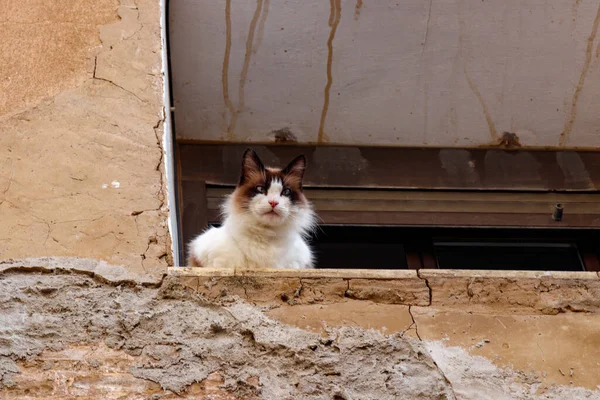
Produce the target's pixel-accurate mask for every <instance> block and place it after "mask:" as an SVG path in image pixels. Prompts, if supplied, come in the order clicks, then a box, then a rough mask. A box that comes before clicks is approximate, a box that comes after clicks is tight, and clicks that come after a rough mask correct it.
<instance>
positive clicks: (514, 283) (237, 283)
mask: <svg viewBox="0 0 600 400" xmlns="http://www.w3.org/2000/svg"><path fill="white" fill-rule="evenodd" d="M168 274H169V275H172V276H176V277H178V278H179V279H180V282H181V283H182V284H184V285H185V286H187V287H189V288H191V289H192V290H194V291H196V292H198V293H200V294H202V295H203V296H206V297H208V298H210V299H213V300H218V299H221V298H225V297H227V296H230V295H237V296H239V297H241V298H243V299H245V300H247V301H249V302H252V303H255V304H277V303H287V304H290V305H295V304H331V303H336V302H341V301H346V300H348V299H354V300H368V301H372V302H375V303H381V304H398V305H405V306H422V307H428V306H432V307H448V308H461V309H467V310H473V311H475V310H477V311H479V312H485V311H486V310H489V311H491V312H499V311H502V312H509V313H527V314H531V313H535V314H557V313H561V312H598V311H600V276H599V274H598V273H597V272H534V271H485V270H478V271H472V270H425V269H421V270H385V271H384V270H323V269H315V270H284V269H275V270H267V269H265V270H228V269H207V268H189V267H173V268H169V271H168Z"/></svg>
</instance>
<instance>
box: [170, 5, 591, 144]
mask: <svg viewBox="0 0 600 400" xmlns="http://www.w3.org/2000/svg"><path fill="white" fill-rule="evenodd" d="M172 9H173V15H172V20H173V21H174V22H177V23H176V24H173V27H172V31H173V39H174V40H173V46H172V51H173V52H172V54H173V56H174V59H173V68H174V71H175V75H174V83H175V87H174V93H175V96H176V97H175V98H176V100H179V101H180V102H177V101H176V104H175V105H176V124H177V128H178V131H177V134H178V136H180V137H182V138H186V139H200V140H219V141H221V140H225V141H230V140H233V141H252V142H270V141H273V140H274V137H273V134H272V131H275V130H280V129H283V128H289V130H290V131H291V132H292V134H293V135H294V136H295V138H296V139H297V140H298V141H300V142H304V143H317V142H327V143H336V144H360V145H372V144H378V145H391V146H444V147H447V146H450V147H465V146H466V147H477V146H496V145H498V143H499V141H500V138H501V137H502V135H503V133H504V132H510V133H514V134H516V135H517V137H518V139H519V141H520V143H521V145H522V146H524V147H551V148H556V147H559V148H597V147H598V146H600V134H599V132H600V131H599V129H600V128H599V126H600V124H599V123H598V122H599V119H598V109H600V63H599V59H598V55H599V54H600V47H599V44H600V41H599V39H600V38H599V37H598V35H597V32H598V24H599V22H600V8H599V4H598V2H597V1H596V0H577V1H575V0H572V1H566V0H549V1H539V0H536V1H527V2H523V1H514V0H510V1H481V0H440V1H430V0H404V1H366V0H364V1H363V0H331V1H330V2H329V1H323V0H302V1H300V0H293V1H286V2H275V1H270V0H254V1H241V0H228V1H215V2H202V6H201V7H198V2H197V1H195V0H179V1H177V2H174V3H173V6H172ZM191 44H193V46H191Z"/></svg>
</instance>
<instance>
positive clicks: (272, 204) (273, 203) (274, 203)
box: [269, 200, 279, 208]
mask: <svg viewBox="0 0 600 400" xmlns="http://www.w3.org/2000/svg"><path fill="white" fill-rule="evenodd" d="M269 204H270V205H271V207H273V208H275V207H277V204H279V202H278V201H277V200H269Z"/></svg>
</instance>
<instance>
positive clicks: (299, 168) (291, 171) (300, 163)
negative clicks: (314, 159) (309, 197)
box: [281, 155, 306, 189]
mask: <svg viewBox="0 0 600 400" xmlns="http://www.w3.org/2000/svg"><path fill="white" fill-rule="evenodd" d="M305 170H306V157H304V156H303V155H301V156H298V157H296V158H294V159H293V160H292V162H290V163H289V164H288V166H287V167H285V168H284V169H283V170H282V171H281V173H282V174H283V175H285V176H286V178H288V179H290V178H291V179H294V180H296V181H297V184H298V186H299V187H300V189H302V178H304V171H305Z"/></svg>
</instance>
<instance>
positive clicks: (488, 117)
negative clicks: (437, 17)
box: [458, 9, 499, 143]
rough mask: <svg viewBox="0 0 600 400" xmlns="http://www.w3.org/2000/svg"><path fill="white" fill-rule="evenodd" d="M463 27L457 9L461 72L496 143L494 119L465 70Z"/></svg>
mask: <svg viewBox="0 0 600 400" xmlns="http://www.w3.org/2000/svg"><path fill="white" fill-rule="evenodd" d="M464 29H465V21H463V19H462V17H461V11H460V9H459V13H458V47H459V54H460V56H461V58H462V60H463V73H464V75H465V79H466V80H467V83H468V84H469V87H470V88H471V91H472V92H473V94H474V95H475V97H477V100H478V101H479V105H480V106H481V108H482V110H483V116H484V117H485V120H486V121H487V124H488V127H489V130H490V136H491V138H492V142H495V143H497V142H498V139H499V138H498V132H497V131H496V126H495V125H494V121H493V120H492V117H491V115H490V113H489V110H488V108H487V105H486V104H485V101H484V100H483V96H482V95H481V93H480V92H479V89H477V86H475V83H473V81H472V80H471V77H470V76H469V73H468V72H467V60H466V59H465V55H464V48H463V46H464V44H463V41H464V40H463V37H464Z"/></svg>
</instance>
